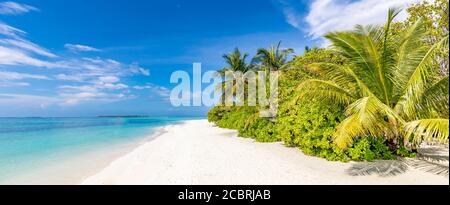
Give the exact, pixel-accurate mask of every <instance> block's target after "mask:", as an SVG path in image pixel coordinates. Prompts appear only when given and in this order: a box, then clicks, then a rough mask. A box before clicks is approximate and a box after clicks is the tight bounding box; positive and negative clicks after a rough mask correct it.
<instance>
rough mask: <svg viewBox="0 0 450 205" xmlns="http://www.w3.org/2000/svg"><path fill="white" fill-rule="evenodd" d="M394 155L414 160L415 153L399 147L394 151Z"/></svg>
mask: <svg viewBox="0 0 450 205" xmlns="http://www.w3.org/2000/svg"><path fill="white" fill-rule="evenodd" d="M396 154H397V155H398V156H400V157H408V158H414V157H416V156H417V153H415V152H412V151H409V150H408V149H406V147H404V146H401V147H399V148H398V149H397V150H396Z"/></svg>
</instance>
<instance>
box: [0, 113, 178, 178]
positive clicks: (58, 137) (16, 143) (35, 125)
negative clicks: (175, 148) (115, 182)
mask: <svg viewBox="0 0 450 205" xmlns="http://www.w3.org/2000/svg"><path fill="white" fill-rule="evenodd" d="M183 120H187V118H0V184H16V183H18V184H33V183H34V182H33V181H38V182H37V183H57V184H59V183H66V182H67V183H75V182H74V181H70V180H66V181H63V180H61V181H58V180H55V179H56V177H55V176H53V175H55V173H52V172H51V171H46V172H43V171H39V170H43V169H44V168H45V167H51V166H55V167H57V166H56V165H59V166H58V167H59V170H63V171H59V172H66V171H64V170H68V171H67V172H68V173H65V175H64V174H63V173H56V175H60V177H59V178H58V179H61V178H64V177H65V178H66V179H67V178H68V177H69V178H70V177H71V176H70V173H69V172H71V173H76V174H78V175H80V173H82V171H79V172H78V171H77V169H80V170H83V168H84V167H88V166H91V167H94V166H93V163H94V165H95V163H97V162H100V161H101V160H103V161H104V160H106V159H107V157H105V156H106V155H107V153H108V152H109V151H111V152H113V151H114V150H115V149H118V148H119V147H121V145H131V144H134V145H136V144H137V143H138V142H142V141H143V140H150V139H148V138H149V136H151V134H152V132H154V131H155V129H156V128H157V127H161V126H164V125H168V124H174V123H177V122H180V121H183ZM79 156H84V158H83V157H79ZM108 156H110V155H108ZM111 156H112V155H111ZM77 157H78V158H77ZM108 160H112V159H108ZM103 163H104V162H103ZM65 164H66V165H65ZM65 166H66V167H65ZM69 166H70V167H69ZM61 167H62V168H61ZM66 168H67V169H66ZM44 170H45V169H44ZM55 170H56V168H55ZM69 170H70V171H69ZM85 173H87V172H86V171H85ZM46 175H48V176H46ZM47 178H48V180H47ZM27 180H28V181H27Z"/></svg>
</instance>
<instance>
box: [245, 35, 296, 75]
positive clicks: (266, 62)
mask: <svg viewBox="0 0 450 205" xmlns="http://www.w3.org/2000/svg"><path fill="white" fill-rule="evenodd" d="M280 45H281V41H280V42H278V45H277V46H276V47H274V46H271V47H270V48H269V49H265V48H260V49H258V51H257V52H256V57H255V59H254V62H259V63H261V65H262V66H264V67H265V69H266V70H268V71H278V70H280V69H282V68H284V66H285V65H286V62H287V60H288V57H289V54H291V53H293V52H294V50H293V49H291V48H288V49H280Z"/></svg>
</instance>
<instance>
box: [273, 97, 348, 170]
mask: <svg viewBox="0 0 450 205" xmlns="http://www.w3.org/2000/svg"><path fill="white" fill-rule="evenodd" d="M343 117H344V114H343V111H342V108H341V107H339V106H335V105H325V104H322V103H319V102H298V103H296V104H295V105H291V104H289V102H286V103H284V104H281V105H280V109H279V118H278V121H277V126H276V131H277V135H278V137H279V138H280V139H281V140H282V141H283V142H284V143H285V144H286V145H287V146H295V147H299V148H300V149H301V150H302V151H303V152H304V153H305V154H308V155H314V156H319V157H323V158H326V159H328V160H333V161H336V160H340V161H347V159H348V157H347V156H346V155H345V153H344V152H343V151H341V150H339V149H337V148H336V147H335V146H334V144H333V141H332V135H333V133H334V130H335V127H336V125H337V124H338V123H339V122H340V121H341V119H342V118H343Z"/></svg>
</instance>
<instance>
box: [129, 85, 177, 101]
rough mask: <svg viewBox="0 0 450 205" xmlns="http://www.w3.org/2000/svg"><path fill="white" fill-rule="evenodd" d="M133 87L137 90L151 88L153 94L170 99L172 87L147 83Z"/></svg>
mask: <svg viewBox="0 0 450 205" xmlns="http://www.w3.org/2000/svg"><path fill="white" fill-rule="evenodd" d="M133 88H134V89H136V90H149V91H150V93H151V94H154V95H156V96H157V97H161V98H162V99H163V100H169V99H170V89H168V88H166V87H163V86H159V85H155V84H152V83H147V84H145V85H136V86H133Z"/></svg>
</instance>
